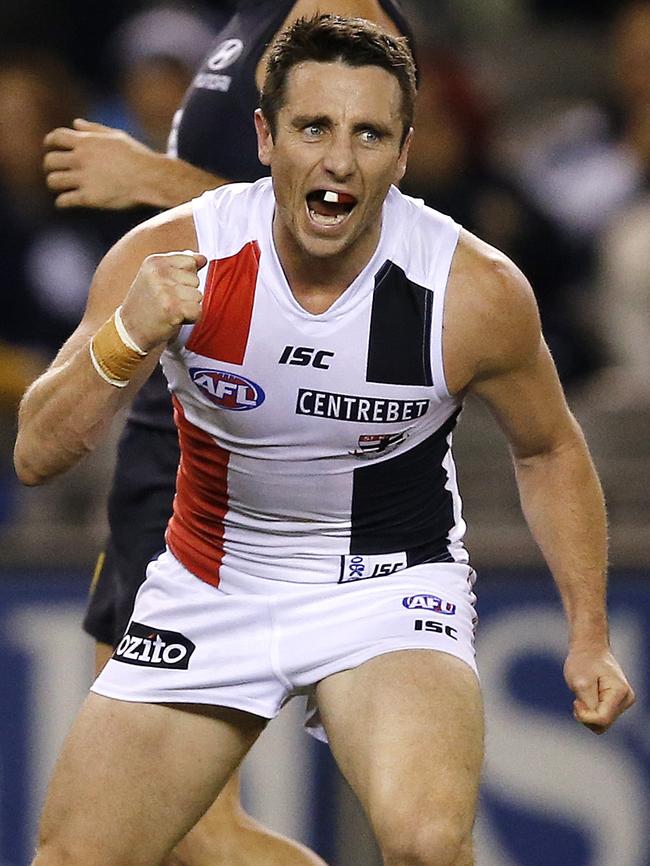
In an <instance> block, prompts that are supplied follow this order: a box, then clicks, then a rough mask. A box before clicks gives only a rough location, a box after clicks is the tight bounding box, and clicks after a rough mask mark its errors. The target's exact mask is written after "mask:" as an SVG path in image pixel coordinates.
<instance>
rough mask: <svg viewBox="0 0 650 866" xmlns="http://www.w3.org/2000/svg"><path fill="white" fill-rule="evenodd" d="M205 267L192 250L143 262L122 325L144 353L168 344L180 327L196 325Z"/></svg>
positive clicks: (157, 256) (130, 291)
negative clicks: (199, 274) (200, 287)
mask: <svg viewBox="0 0 650 866" xmlns="http://www.w3.org/2000/svg"><path fill="white" fill-rule="evenodd" d="M206 264H207V259H206V257H205V256H203V255H201V254H200V253H195V252H192V250H184V251H183V252H177V253H158V254H156V255H153V256H147V258H146V259H145V260H144V261H143V262H142V264H141V265H140V270H139V271H138V274H137V276H136V278H135V280H134V281H133V283H132V284H131V288H130V289H129V291H128V294H127V296H126V298H125V299H124V303H123V304H122V321H123V322H124V327H125V328H126V330H127V332H128V333H129V336H130V337H131V338H132V339H133V340H134V341H135V342H136V343H137V344H138V346H140V348H141V349H143V350H144V351H145V352H148V351H150V350H151V349H153V348H154V347H155V346H160V345H161V344H162V343H167V342H169V341H170V340H171V339H173V338H174V337H175V336H176V335H177V334H178V332H179V330H180V328H181V325H184V324H189V323H192V322H196V321H198V319H199V317H200V315H201V300H202V297H201V293H200V292H199V290H198V287H199V277H198V271H200V269H201V268H203V267H205V265H206Z"/></svg>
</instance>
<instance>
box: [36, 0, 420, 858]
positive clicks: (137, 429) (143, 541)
mask: <svg viewBox="0 0 650 866" xmlns="http://www.w3.org/2000/svg"><path fill="white" fill-rule="evenodd" d="M231 5H232V7H233V8H232V16H231V17H230V19H229V20H228V21H227V22H225V23H224V24H223V26H222V29H221V30H220V32H219V34H218V36H217V37H216V39H215V41H214V45H213V47H212V49H211V50H210V52H209V54H208V56H207V57H206V58H205V60H204V62H203V64H202V66H201V68H200V69H199V71H198V72H197V74H196V76H195V77H194V80H193V82H192V84H191V86H190V88H189V89H188V91H187V93H186V95H185V98H184V100H183V103H182V106H181V108H180V109H179V110H178V111H177V113H176V116H175V118H174V123H173V128H172V131H171V135H170V138H169V147H168V152H167V154H162V153H158V152H156V151H154V150H152V149H151V148H149V147H147V146H146V145H144V144H142V143H140V142H138V141H136V140H135V139H134V138H133V137H131V136H130V135H128V134H127V133H126V132H123V131H121V130H118V129H112V128H109V127H106V126H103V125H101V124H97V123H91V122H89V121H86V120H81V119H79V120H76V121H75V122H74V124H73V127H74V128H72V129H68V128H58V129H55V130H53V131H52V132H51V133H50V134H49V135H48V136H47V138H46V147H47V149H48V152H47V154H46V157H45V171H46V174H47V183H48V186H49V187H50V189H51V190H53V191H54V192H56V193H57V198H56V203H57V206H58V207H60V208H75V207H92V208H106V209H128V208H136V207H138V208H140V207H142V206H153V207H156V208H161V209H162V208H169V207H172V206H174V205H177V204H179V203H181V202H185V201H187V200H189V199H191V198H193V197H195V196H198V195H200V194H201V193H202V192H204V191H205V190H207V189H211V188H214V187H217V186H220V185H222V184H224V183H227V182H230V181H253V180H255V179H257V178H259V177H261V176H263V175H264V174H268V168H266V167H264V166H262V165H261V163H260V161H259V159H258V155H257V144H256V140H255V134H254V126H253V113H254V111H255V109H256V107H257V105H258V99H259V89H260V87H261V84H262V81H263V78H264V70H265V65H266V59H267V56H268V48H269V45H270V43H271V42H272V40H273V38H274V37H275V36H276V35H277V34H278V33H279V32H280V31H281V30H283V29H284V28H285V27H286V26H288V25H289V24H290V23H291V22H293V21H295V20H296V19H298V18H299V17H303V16H304V17H309V16H311V15H313V14H315V13H316V12H332V13H336V14H341V15H352V16H360V17H364V18H367V19H369V20H371V21H374V22H376V23H377V24H379V25H380V26H382V27H383V28H385V29H386V30H387V31H388V32H390V33H393V34H395V35H399V34H405V35H407V36H409V37H410V36H411V34H410V31H409V29H408V24H407V22H406V21H405V19H404V16H403V14H402V13H401V10H400V8H399V5H398V3H396V2H394V0H381V2H380V0H298V2H292V0H239V2H234V3H232V4H231ZM178 457H179V451H178V438H177V433H176V428H175V426H174V422H173V419H172V408H171V400H170V396H169V393H168V390H167V383H166V381H165V379H164V377H163V374H162V372H161V370H160V368H156V369H155V370H154V372H153V374H152V376H151V377H150V379H149V380H148V381H147V382H146V383H145V384H144V386H143V387H142V389H141V390H140V392H139V393H138V395H137V397H136V398H135V401H134V403H133V406H132V409H131V411H130V414H129V417H128V420H127V422H126V426H125V429H124V432H123V434H122V437H121V439H120V442H119V446H118V456H117V465H116V470H115V476H114V481H113V485H112V489H111V491H110V494H109V501H108V518H109V527H110V538H109V540H108V543H107V546H106V549H105V551H103V552H102V553H101V555H100V557H99V560H98V563H97V567H96V570H95V575H94V579H93V584H92V592H91V596H90V602H89V606H88V610H87V613H86V617H85V620H84V628H85V630H86V631H87V632H88V633H89V634H90V635H91V636H92V637H94V638H95V640H96V641H97V671H98V672H99V671H100V670H101V669H102V668H103V666H104V665H105V663H106V662H107V660H108V659H109V658H110V656H111V654H112V652H113V649H114V646H115V645H116V644H117V643H118V642H119V640H120V638H121V636H122V634H123V633H124V630H125V628H126V626H127V623H128V621H129V618H130V616H131V611H132V608H133V602H134V599H135V595H136V593H137V590H138V588H139V586H140V584H141V583H142V581H143V580H144V576H145V571H146V567H147V564H148V563H149V561H150V560H151V559H152V558H153V557H154V556H155V555H156V554H157V553H159V552H160V551H161V550H163V549H164V547H165V540H164V533H165V528H166V525H167V522H168V520H169V517H170V515H171V511H172V500H173V496H174V488H175V481H176V471H177V468H178ZM176 854H177V856H178V857H179V858H180V862H182V863H187V864H190V866H203V864H205V866H218V864H223V866H234V864H238V863H241V864H242V866H251V864H258V863H259V864H260V866H271V864H277V866H294V864H295V866H303V864H304V866H307V864H312V863H313V864H316V863H322V861H321V860H320V858H318V857H316V856H315V855H314V854H313V853H311V852H309V851H307V850H306V849H304V848H302V847H299V846H298V845H296V843H294V842H290V841H289V840H287V839H284V838H281V837H278V836H276V835H274V834H271V833H270V832H269V831H267V830H266V829H263V828H261V827H260V825H258V824H256V823H255V822H254V821H253V820H252V819H251V818H250V817H249V816H248V815H246V813H245V812H244V811H243V810H242V808H241V805H240V800H239V779H238V777H237V776H236V777H234V778H233V779H232V780H231V782H230V783H229V784H228V785H227V786H226V788H225V789H224V790H223V792H222V793H221V794H220V796H219V798H218V799H217V801H216V803H215V805H214V807H213V808H212V809H211V810H210V811H209V812H208V813H207V814H206V816H205V817H204V818H203V819H202V820H201V821H200V822H199V823H198V824H197V825H196V827H195V828H194V829H193V830H192V831H191V832H190V833H189V834H188V835H187V836H186V837H185V839H184V840H183V841H182V842H181V843H180V845H179V846H178V848H177V849H176ZM173 862H174V863H175V862H176V861H173Z"/></svg>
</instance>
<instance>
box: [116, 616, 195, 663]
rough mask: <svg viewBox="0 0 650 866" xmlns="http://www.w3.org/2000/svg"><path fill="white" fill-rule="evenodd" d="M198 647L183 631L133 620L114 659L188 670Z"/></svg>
mask: <svg viewBox="0 0 650 866" xmlns="http://www.w3.org/2000/svg"><path fill="white" fill-rule="evenodd" d="M195 649H196V646H195V644H193V643H192V641H191V640H190V639H189V638H187V637H185V635H183V634H180V632H177V631H165V630H164V629H161V628H156V627H155V626H151V625H145V624H144V623H142V622H131V623H130V624H129V627H128V628H127V630H126V633H125V634H124V637H123V638H122V640H121V641H120V642H119V644H118V645H117V649H116V650H115V652H114V653H113V658H114V659H115V661H118V662H124V663H125V664H127V665H139V666H141V667H151V668H168V669H174V670H184V671H186V670H187V668H188V665H189V663H190V659H191V657H192V653H193V652H194V650H195Z"/></svg>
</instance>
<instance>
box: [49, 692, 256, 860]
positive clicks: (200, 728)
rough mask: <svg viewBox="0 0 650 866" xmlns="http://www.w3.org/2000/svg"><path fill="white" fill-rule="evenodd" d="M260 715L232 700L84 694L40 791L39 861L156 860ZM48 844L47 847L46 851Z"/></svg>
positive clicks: (225, 773) (248, 741) (247, 741)
mask: <svg viewBox="0 0 650 866" xmlns="http://www.w3.org/2000/svg"><path fill="white" fill-rule="evenodd" d="M264 724H265V720H263V719H260V718H258V717H256V716H253V715H250V714H248V713H243V712H241V711H238V710H229V709H223V708H209V709H208V708H205V707H196V706H187V707H179V706H178V705H176V706H173V707H172V706H167V705H152V704H140V703H132V702H125V701H116V700H112V699H110V698H106V697H103V696H101V695H96V694H90V695H89V696H88V698H87V700H86V702H85V704H84V705H83V707H82V709H81V711H80V713H79V716H78V717H77V720H76V722H75V724H74V726H73V728H72V730H71V732H70V734H69V736H68V738H67V740H66V743H65V744H64V748H63V750H62V753H61V756H60V758H59V761H58V764H57V767H56V769H55V773H54V776H53V779H52V783H51V785H50V789H49V791H48V796H47V800H46V804H45V809H44V812H43V818H42V823H41V833H40V840H41V841H40V851H41V856H43V858H44V859H43V862H46V863H49V862H66V863H69V864H70V866H72V864H75V866H76V864H84V866H105V864H106V863H110V864H111V866H155V864H157V863H159V862H160V860H161V859H162V857H163V856H164V855H165V853H166V852H167V851H169V850H170V849H171V848H172V847H173V846H174V845H175V844H176V842H177V841H178V840H179V839H180V838H181V837H182V836H183V835H184V834H185V833H186V832H187V831H188V830H189V828H190V827H191V826H192V825H193V824H194V823H195V822H196V821H197V820H198V818H199V817H200V816H201V815H202V814H203V812H205V810H206V809H207V808H208V806H209V805H210V804H211V803H212V802H213V800H214V798H215V797H216V795H217V794H218V792H219V791H220V790H221V788H222V787H223V785H224V784H225V782H226V780H227V779H228V777H229V776H230V775H231V773H232V772H233V771H234V769H235V768H236V767H237V765H238V764H239V763H240V761H241V759H242V758H243V756H244V755H245V753H246V751H247V750H248V749H249V748H250V746H251V745H252V743H253V742H254V741H255V739H256V738H257V736H258V735H259V733H260V732H261V730H262V729H263V727H264ZM48 848H49V850H50V851H54V852H55V855H56V856H54V857H53V858H50V859H48V856H47V851H48ZM39 862H40V861H39V858H37V860H36V863H39Z"/></svg>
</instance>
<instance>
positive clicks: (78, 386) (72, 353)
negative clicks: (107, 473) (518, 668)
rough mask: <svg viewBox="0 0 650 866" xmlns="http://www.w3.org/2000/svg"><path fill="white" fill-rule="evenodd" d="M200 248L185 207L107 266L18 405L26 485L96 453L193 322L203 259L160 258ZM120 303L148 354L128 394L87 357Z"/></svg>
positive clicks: (158, 221) (18, 450) (147, 226)
mask: <svg viewBox="0 0 650 866" xmlns="http://www.w3.org/2000/svg"><path fill="white" fill-rule="evenodd" d="M195 246H196V237H195V234H194V228H193V222H192V218H191V216H190V215H189V210H188V206H184V207H183V208H178V209H176V210H175V211H172V212H171V213H166V214H163V215H161V216H160V217H156V218H154V219H153V220H149V221H148V222H146V223H143V224H142V225H141V226H139V227H138V228H137V229H134V230H133V231H132V232H130V233H129V234H128V235H126V236H125V237H124V238H123V239H122V240H121V241H120V242H119V243H117V244H116V245H115V246H114V247H113V248H112V249H111V250H110V251H109V253H108V254H107V255H106V257H105V258H104V259H103V260H102V262H101V264H100V266H99V267H98V269H97V272H96V274H95V277H94V279H93V283H92V286H91V290H90V294H89V298H88V304H87V307H86V311H85V313H84V317H83V319H82V321H81V323H80V324H79V326H78V328H77V329H76V330H75V332H74V333H73V334H72V336H71V337H70V338H69V339H68V340H67V342H66V343H65V344H64V346H63V347H62V349H61V351H60V352H59V353H58V355H57V357H56V359H55V360H54V362H53V363H52V365H51V366H50V368H49V369H48V370H47V371H46V372H45V373H44V374H43V375H42V376H41V377H40V378H39V379H37V380H36V381H35V382H34V384H33V385H32V386H31V387H30V388H29V389H28V391H27V393H26V394H25V396H24V398H23V401H22V403H21V407H20V412H19V418H18V437H17V439H16V446H15V451H14V463H15V467H16V472H17V474H18V476H19V478H20V479H21V480H22V481H23V482H24V483H25V484H41V483H43V482H45V481H47V480H48V479H49V478H52V477H54V476H56V475H59V474H60V473H62V472H65V470H66V469H68V468H70V467H71V466H73V465H74V464H75V463H76V462H77V461H78V460H79V459H80V458H81V457H83V456H84V455H85V454H86V453H88V452H89V451H91V450H92V448H93V447H94V446H95V445H96V444H97V442H98V441H99V440H100V439H101V437H102V435H103V434H104V433H105V431H106V430H107V428H108V426H109V425H110V422H111V420H112V418H113V417H114V415H115V414H116V413H117V412H118V411H119V409H120V408H121V407H123V406H124V405H125V404H126V403H128V401H129V400H130V399H131V398H132V397H133V395H134V394H135V392H136V391H137V389H138V388H139V387H140V385H141V384H142V383H143V382H144V381H145V380H146V379H147V378H148V376H149V375H150V374H151V372H152V370H153V368H154V366H155V364H156V363H157V361H158V358H159V356H160V353H161V351H162V349H163V347H164V345H165V343H166V342H167V341H168V340H169V339H170V338H171V337H173V336H174V334H175V333H176V332H177V331H178V328H179V326H180V323H182V322H183V321H186V320H187V321H194V320H196V318H197V317H198V315H199V311H200V306H199V302H198V292H197V290H196V286H197V285H198V279H197V277H196V268H197V266H198V267H201V266H202V265H203V264H205V259H204V257H202V256H198V254H185V253H171V252H170V253H168V254H167V255H161V254H164V253H167V251H171V250H174V249H178V248H180V249H186V250H189V249H191V248H192V247H195ZM120 304H122V319H123V321H124V325H125V326H126V329H127V331H128V333H129V334H130V335H131V337H132V339H134V340H135V342H136V343H137V344H138V345H139V346H140V347H141V348H142V349H143V350H144V351H146V352H147V353H148V354H147V356H146V357H145V358H144V359H143V361H142V362H141V363H140V365H139V367H138V369H137V370H136V372H135V374H134V376H133V378H132V379H131V381H130V383H129V385H128V386H127V387H126V388H115V387H114V386H113V385H111V384H109V383H108V382H105V381H104V380H103V379H102V378H100V376H99V375H98V373H97V372H96V370H95V368H94V367H93V365H92V362H91V360H90V352H89V342H90V339H91V338H92V336H93V335H94V334H95V333H96V332H97V330H98V329H99V328H100V327H101V326H102V325H103V324H104V322H105V321H106V320H107V319H108V318H109V317H110V316H111V315H112V313H113V312H114V311H115V309H116V308H117V307H118V306H119V305H120Z"/></svg>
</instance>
